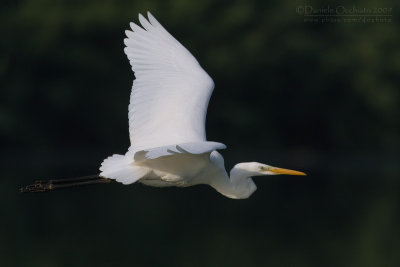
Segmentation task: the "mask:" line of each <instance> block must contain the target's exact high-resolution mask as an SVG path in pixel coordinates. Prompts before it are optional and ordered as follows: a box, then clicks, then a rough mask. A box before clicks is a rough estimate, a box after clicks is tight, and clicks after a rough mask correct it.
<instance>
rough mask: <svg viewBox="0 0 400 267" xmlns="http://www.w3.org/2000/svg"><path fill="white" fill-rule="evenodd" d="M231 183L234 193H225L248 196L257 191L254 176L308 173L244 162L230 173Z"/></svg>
mask: <svg viewBox="0 0 400 267" xmlns="http://www.w3.org/2000/svg"><path fill="white" fill-rule="evenodd" d="M230 174H231V175H230V179H231V183H232V185H233V188H234V193H233V194H224V195H226V196H228V197H230V198H248V197H249V196H250V195H251V194H253V193H254V191H256V189H257V186H256V185H255V183H254V182H253V179H251V178H252V177H253V176H265V175H277V174H287V175H306V174H305V173H304V172H299V171H294V170H289V169H283V168H278V167H273V166H270V165H266V164H262V163H258V162H242V163H239V164H236V165H235V166H234V167H233V168H232V170H231V173H230Z"/></svg>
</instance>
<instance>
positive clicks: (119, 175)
mask: <svg viewBox="0 0 400 267" xmlns="http://www.w3.org/2000/svg"><path fill="white" fill-rule="evenodd" d="M100 171H101V173H100V175H101V176H103V177H107V178H110V179H114V180H116V181H117V182H120V183H123V184H132V183H134V182H136V181H137V180H139V179H140V178H142V177H144V176H145V175H146V174H147V173H148V172H149V169H148V168H146V167H142V166H135V165H134V160H133V159H132V158H130V157H127V156H123V155H117V154H114V155H112V156H110V157H108V158H106V159H105V160H104V161H103V163H102V164H101V167H100Z"/></svg>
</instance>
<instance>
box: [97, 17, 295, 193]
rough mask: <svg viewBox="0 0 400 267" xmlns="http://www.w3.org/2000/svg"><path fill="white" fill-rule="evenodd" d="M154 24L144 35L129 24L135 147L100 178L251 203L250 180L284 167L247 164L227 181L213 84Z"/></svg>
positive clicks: (108, 163)
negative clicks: (212, 137)
mask: <svg viewBox="0 0 400 267" xmlns="http://www.w3.org/2000/svg"><path fill="white" fill-rule="evenodd" d="M148 18H149V21H148V20H146V19H145V18H144V17H143V16H142V15H141V14H139V21H140V23H141V26H142V27H143V28H142V27H140V26H138V25H136V24H135V23H131V24H130V26H131V29H132V31H126V35H127V37H128V38H126V39H125V40H124V42H125V45H126V48H125V50H124V51H125V53H126V55H127V56H128V59H129V62H130V64H131V66H132V70H133V71H134V73H135V80H134V82H133V86H132V92H131V97H130V104H129V134H130V140H131V147H130V148H129V150H128V152H127V153H126V154H125V155H113V156H111V157H109V158H107V159H105V160H104V161H103V163H102V165H101V167H100V170H101V173H100V175H101V176H103V177H107V178H111V179H115V180H116V181H118V182H121V183H123V184H131V183H134V182H136V181H140V182H142V183H144V184H147V185H152V186H190V185H195V184H210V185H211V186H213V187H214V188H215V189H216V190H218V191H219V192H221V193H222V194H224V195H226V196H228V197H231V198H246V197H248V196H249V195H251V193H253V192H254V190H255V189H256V186H255V184H254V183H253V181H252V179H251V178H250V175H251V176H254V175H266V174H274V172H273V171H272V169H279V168H274V167H270V166H268V165H265V164H261V163H241V164H238V165H236V166H235V167H234V168H233V169H232V171H231V179H229V176H228V174H227V173H226V171H225V168H224V163H223V158H222V156H221V155H220V154H219V153H218V152H217V151H215V150H217V149H224V148H225V145H224V144H221V143H217V142H207V141H206V133H205V119H206V113H207V106H208V102H209V99H210V97H211V94H212V91H213V89H214V82H213V80H212V79H211V78H210V76H209V75H208V74H207V73H206V72H205V71H204V70H203V68H202V67H201V66H200V64H199V63H198V62H197V60H196V59H195V58H194V57H193V56H192V54H191V53H190V52H189V51H188V50H187V49H186V48H185V47H183V46H182V45H181V44H180V43H179V42H178V41H177V40H176V39H175V38H174V37H173V36H172V35H171V34H169V33H168V32H167V31H166V30H165V29H164V27H163V26H161V24H160V23H159V22H158V21H157V20H156V19H155V18H154V17H153V16H152V15H151V14H150V13H148ZM279 170H284V169H279ZM292 172H293V173H291V174H298V175H299V174H302V173H300V172H297V173H294V172H295V171H292ZM232 175H233V176H232Z"/></svg>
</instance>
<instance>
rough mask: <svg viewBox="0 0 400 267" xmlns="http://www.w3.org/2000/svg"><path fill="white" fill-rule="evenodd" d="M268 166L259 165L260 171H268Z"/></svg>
mask: <svg viewBox="0 0 400 267" xmlns="http://www.w3.org/2000/svg"><path fill="white" fill-rule="evenodd" d="M268 170H269V167H265V166H260V171H268Z"/></svg>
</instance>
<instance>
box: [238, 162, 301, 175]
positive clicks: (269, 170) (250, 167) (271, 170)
mask: <svg viewBox="0 0 400 267" xmlns="http://www.w3.org/2000/svg"><path fill="white" fill-rule="evenodd" d="M235 169H237V170H238V171H240V172H242V173H247V174H248V175H249V176H264V175H276V174H287V175H306V174H305V173H304V172H299V171H294V170H289V169H283V168H278V167H273V166H270V165H266V164H263V163H259V162H242V163H239V164H236V165H235Z"/></svg>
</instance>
